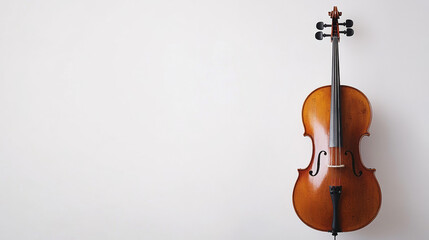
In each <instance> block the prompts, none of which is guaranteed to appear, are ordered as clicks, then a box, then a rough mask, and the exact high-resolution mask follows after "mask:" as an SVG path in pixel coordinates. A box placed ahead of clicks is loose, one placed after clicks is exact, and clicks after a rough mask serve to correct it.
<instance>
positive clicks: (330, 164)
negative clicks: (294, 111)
mask: <svg viewBox="0 0 429 240" xmlns="http://www.w3.org/2000/svg"><path fill="white" fill-rule="evenodd" d="M328 14H329V16H330V17H331V18H332V24H324V23H323V22H318V23H317V24H316V27H317V29H319V30H323V29H324V28H326V27H330V28H331V34H325V33H323V32H322V31H319V32H317V33H316V39H318V40H322V39H323V38H324V37H330V39H331V42H332V78H331V85H330V86H323V87H320V88H317V89H316V90H314V91H313V92H311V93H310V95H308V97H307V98H306V100H305V101H304V104H303V107H302V121H303V124H304V129H305V131H304V136H308V137H310V138H311V140H312V144H313V153H312V157H311V161H310V164H309V165H308V167H307V168H305V169H298V179H297V181H296V183H295V187H294V190H293V197H292V198H293V205H294V208H295V211H296V213H297V215H298V217H299V218H300V219H301V220H302V221H303V222H304V223H305V224H307V225H308V226H310V227H312V228H314V229H317V230H320V231H326V232H331V233H332V235H333V236H334V239H335V238H336V236H337V235H338V233H339V232H348V231H354V230H357V229H360V228H363V227H365V226H366V225H368V224H369V223H370V222H371V221H372V220H373V219H374V218H375V217H376V216H377V213H378V211H379V209H380V205H381V190H380V186H379V184H378V182H377V179H376V178H375V175H374V172H375V169H371V168H366V167H365V166H364V164H363V163H362V161H361V157H360V153H359V142H360V139H361V138H362V137H363V136H369V132H368V128H369V125H370V123H371V106H370V103H369V101H368V99H367V98H366V96H365V95H364V94H363V93H362V92H361V91H359V90H358V89H356V88H353V87H350V86H345V85H340V74H339V73H340V71H339V53H338V43H339V41H340V34H345V35H346V36H352V35H353V34H354V31H353V29H351V27H352V26H353V21H352V20H346V21H345V22H344V23H339V22H338V21H339V18H340V16H341V15H342V14H341V12H338V9H337V7H334V9H333V10H332V11H331V12H329V13H328ZM340 26H345V27H346V30H344V31H340Z"/></svg>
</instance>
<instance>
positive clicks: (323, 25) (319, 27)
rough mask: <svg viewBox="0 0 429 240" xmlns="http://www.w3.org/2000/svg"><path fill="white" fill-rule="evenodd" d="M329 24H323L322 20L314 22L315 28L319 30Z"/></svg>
mask: <svg viewBox="0 0 429 240" xmlns="http://www.w3.org/2000/svg"><path fill="white" fill-rule="evenodd" d="M330 26H331V24H324V23H323V22H318V23H316V28H317V29H319V30H323V29H324V28H325V27H330Z"/></svg>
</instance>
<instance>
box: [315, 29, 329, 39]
mask: <svg viewBox="0 0 429 240" xmlns="http://www.w3.org/2000/svg"><path fill="white" fill-rule="evenodd" d="M328 36H331V35H329V34H324V33H323V32H322V31H319V32H317V33H316V34H315V37H316V39H317V40H322V39H323V38H324V37H328Z"/></svg>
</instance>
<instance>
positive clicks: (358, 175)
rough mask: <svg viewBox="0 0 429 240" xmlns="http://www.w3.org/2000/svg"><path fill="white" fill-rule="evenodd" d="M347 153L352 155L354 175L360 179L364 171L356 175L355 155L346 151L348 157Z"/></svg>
mask: <svg viewBox="0 0 429 240" xmlns="http://www.w3.org/2000/svg"><path fill="white" fill-rule="evenodd" d="M347 153H350V156H351V157H352V167H353V173H354V175H355V176H356V177H360V176H361V175H362V171H359V173H356V167H355V158H354V156H353V153H352V152H351V151H346V152H345V153H344V154H345V155H347Z"/></svg>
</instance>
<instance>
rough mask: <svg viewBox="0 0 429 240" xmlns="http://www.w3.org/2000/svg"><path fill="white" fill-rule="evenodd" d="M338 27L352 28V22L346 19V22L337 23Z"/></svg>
mask: <svg viewBox="0 0 429 240" xmlns="http://www.w3.org/2000/svg"><path fill="white" fill-rule="evenodd" d="M338 25H342V26H346V27H348V28H349V27H353V21H352V20H350V19H347V20H346V22H343V23H339V24H338Z"/></svg>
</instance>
